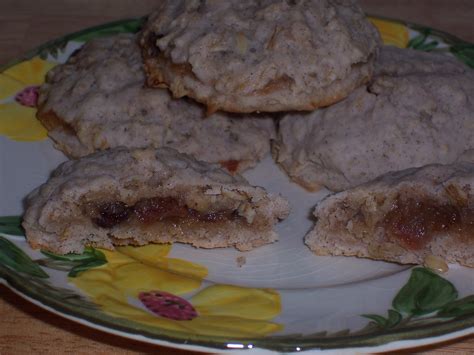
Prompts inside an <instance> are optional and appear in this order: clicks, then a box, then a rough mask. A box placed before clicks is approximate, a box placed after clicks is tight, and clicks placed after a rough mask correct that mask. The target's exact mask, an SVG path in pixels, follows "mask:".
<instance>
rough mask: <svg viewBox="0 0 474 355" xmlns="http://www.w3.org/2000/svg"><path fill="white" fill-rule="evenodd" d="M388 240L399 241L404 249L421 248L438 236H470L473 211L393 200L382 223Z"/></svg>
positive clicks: (424, 200) (425, 200)
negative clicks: (451, 234)
mask: <svg viewBox="0 0 474 355" xmlns="http://www.w3.org/2000/svg"><path fill="white" fill-rule="evenodd" d="M383 224H384V227H385V228H386V230H387V233H388V235H389V236H390V237H391V238H395V239H398V240H399V241H400V242H401V243H402V244H403V245H405V246H406V247H407V248H409V249H412V250H416V249H421V248H423V247H424V246H425V245H426V244H427V243H429V242H430V241H431V239H432V238H433V236H434V235H435V234H437V233H441V232H444V233H453V234H455V235H459V236H464V237H465V236H467V235H471V233H472V230H473V227H474V211H473V210H472V209H470V208H468V207H459V206H456V205H453V204H440V203H437V202H436V201H434V200H431V199H423V200H415V199H407V200H404V201H402V200H401V199H400V198H398V199H397V200H395V202H394V203H393V205H392V208H391V210H390V211H389V212H388V213H387V214H386V215H385V218H384V219H383Z"/></svg>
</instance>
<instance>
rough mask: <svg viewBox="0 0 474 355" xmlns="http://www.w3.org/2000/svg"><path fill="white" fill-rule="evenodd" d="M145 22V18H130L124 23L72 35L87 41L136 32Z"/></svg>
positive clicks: (79, 39) (73, 38)
mask: <svg viewBox="0 0 474 355" xmlns="http://www.w3.org/2000/svg"><path fill="white" fill-rule="evenodd" d="M143 22H144V19H143V18H140V19H136V20H129V21H125V22H122V23H117V24H116V25H114V26H109V27H107V28H102V29H99V30H96V31H93V32H88V33H84V34H82V35H79V36H76V37H72V38H71V39H72V40H73V41H78V42H87V41H89V40H91V39H93V38H97V37H103V36H111V35H115V34H118V33H136V32H138V31H139V30H140V28H141V27H142V25H143Z"/></svg>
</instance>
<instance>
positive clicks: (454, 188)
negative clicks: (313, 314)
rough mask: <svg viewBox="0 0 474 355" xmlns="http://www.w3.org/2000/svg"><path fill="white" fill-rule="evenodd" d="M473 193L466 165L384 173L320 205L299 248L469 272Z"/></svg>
mask: <svg viewBox="0 0 474 355" xmlns="http://www.w3.org/2000/svg"><path fill="white" fill-rule="evenodd" d="M473 188H474V164H472V163H455V164H452V165H428V166H425V167H422V168H413V169H408V170H403V171H400V172H393V173H389V174H386V175H384V176H382V177H380V178H379V179H377V180H375V181H373V182H369V183H367V184H363V185H361V186H358V187H355V188H353V189H350V190H347V191H343V192H340V193H336V194H334V195H330V196H329V197H327V198H326V199H324V200H323V201H322V202H320V203H319V204H318V205H317V206H316V209H315V211H314V215H315V216H316V218H317V222H316V225H315V227H314V229H313V230H312V231H311V232H310V233H308V234H307V235H306V237H305V243H306V244H307V245H308V247H309V248H310V249H311V250H312V251H314V252H315V253H316V254H318V255H345V256H358V257H363V258H370V259H377V260H387V261H393V262H397V263H401V264H423V263H424V261H425V259H427V258H431V257H432V256H435V257H437V258H442V259H443V260H445V261H446V262H450V263H459V264H462V265H465V266H469V267H474V238H473V231H474V194H473V191H474V190H473Z"/></svg>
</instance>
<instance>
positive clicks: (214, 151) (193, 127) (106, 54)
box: [38, 34, 275, 171]
mask: <svg viewBox="0 0 474 355" xmlns="http://www.w3.org/2000/svg"><path fill="white" fill-rule="evenodd" d="M144 81H145V76H144V72H143V68H142V59H141V56H140V50H139V48H138V46H137V44H136V38H135V37H134V36H133V35H129V34H122V35H117V36H112V37H106V38H99V39H95V40H92V41H90V42H89V43H87V44H85V46H84V47H83V48H82V49H80V51H79V52H78V53H76V54H75V55H73V56H72V57H71V58H70V59H69V60H68V62H67V63H65V64H63V65H59V66H57V67H56V68H54V69H53V70H52V71H51V72H50V73H49V74H48V76H47V80H46V83H45V84H44V85H43V86H42V87H41V89H40V97H39V110H38V118H39V119H40V121H41V122H42V123H43V124H44V126H45V127H46V128H47V129H48V131H49V132H48V133H49V136H50V137H51V138H52V139H53V140H54V142H55V144H56V147H57V148H58V149H60V150H61V151H63V152H64V153H65V154H66V155H67V156H68V157H71V158H78V157H81V156H84V155H87V154H90V153H93V152H94V151H97V150H104V149H109V148H113V147H117V146H128V147H136V148H145V147H148V146H151V147H156V148H158V147H162V146H168V147H172V148H175V149H178V150H179V151H181V152H183V153H187V154H191V155H193V156H195V157H196V158H197V159H200V160H204V161H208V162H222V163H223V164H224V165H226V164H227V165H228V163H229V162H233V167H234V171H242V170H244V169H246V168H249V167H252V166H254V165H255V164H256V163H257V162H258V160H260V159H261V158H262V157H263V156H265V155H266V154H267V153H268V152H269V150H270V139H271V138H273V137H274V136H275V127H274V123H273V120H272V119H271V118H269V117H268V116H262V115H251V116H245V117H241V116H238V115H229V114H224V113H217V114H214V115H211V116H209V117H206V116H205V112H204V110H203V108H202V107H201V106H200V105H198V104H196V103H194V102H192V101H191V100H186V99H182V100H174V99H172V98H171V96H170V94H169V93H168V91H167V90H164V89H149V88H145V87H144Z"/></svg>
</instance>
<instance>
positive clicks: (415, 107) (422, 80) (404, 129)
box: [273, 47, 474, 191]
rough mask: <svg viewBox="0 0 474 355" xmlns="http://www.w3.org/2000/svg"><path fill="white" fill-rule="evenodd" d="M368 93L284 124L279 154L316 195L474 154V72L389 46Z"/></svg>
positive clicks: (357, 92) (294, 175)
mask: <svg viewBox="0 0 474 355" xmlns="http://www.w3.org/2000/svg"><path fill="white" fill-rule="evenodd" d="M376 72H377V75H376V77H375V78H374V80H373V81H372V83H371V84H370V85H369V86H368V87H361V88H359V89H357V90H355V91H354V92H353V93H352V94H351V95H350V96H349V97H348V98H346V99H345V100H343V101H341V102H339V103H337V104H335V105H333V106H330V107H327V108H325V109H320V110H317V111H314V112H311V113H308V114H301V113H290V114H288V115H286V116H285V117H284V118H283V119H282V120H281V121H280V124H279V133H278V139H277V141H276V143H275V145H274V147H273V148H274V149H273V153H274V156H275V158H276V161H277V162H278V163H279V164H280V165H281V166H282V168H283V169H284V170H285V171H286V172H287V173H288V175H289V176H290V177H291V178H292V179H293V180H294V181H296V182H297V183H299V184H301V185H302V186H304V187H305V188H307V189H309V190H317V189H319V188H321V187H327V188H329V189H330V190H333V191H340V190H344V189H347V188H350V187H353V186H356V185H358V184H361V183H365V182H367V181H370V180H372V179H374V178H375V177H377V176H379V175H381V174H384V173H387V172H389V171H396V170H402V169H407V168H410V167H420V166H423V165H426V164H434V163H441V164H449V163H452V162H454V161H455V160H456V159H457V158H458V157H459V156H460V155H462V154H463V153H464V152H465V151H466V150H469V149H472V148H474V130H473V128H474V123H473V120H472V113H473V112H474V103H473V102H472V100H471V98H472V97H473V96H474V71H473V70H472V69H470V68H468V67H467V66H464V65H463V64H462V63H460V62H455V61H454V59H451V58H449V57H444V56H443V55H441V54H429V53H422V52H416V51H413V50H407V49H398V48H394V47H392V48H391V47H385V48H382V50H381V55H380V61H379V62H378V63H377V64H376Z"/></svg>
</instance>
